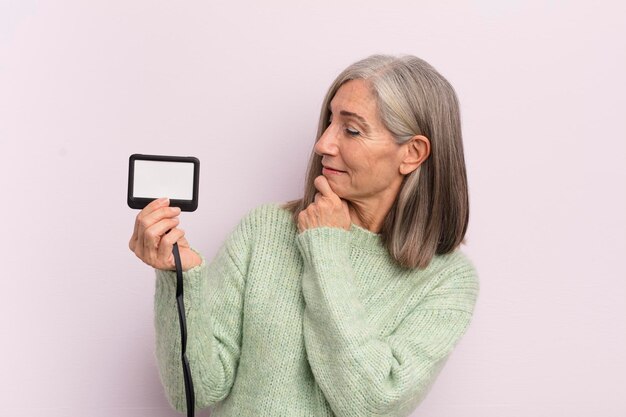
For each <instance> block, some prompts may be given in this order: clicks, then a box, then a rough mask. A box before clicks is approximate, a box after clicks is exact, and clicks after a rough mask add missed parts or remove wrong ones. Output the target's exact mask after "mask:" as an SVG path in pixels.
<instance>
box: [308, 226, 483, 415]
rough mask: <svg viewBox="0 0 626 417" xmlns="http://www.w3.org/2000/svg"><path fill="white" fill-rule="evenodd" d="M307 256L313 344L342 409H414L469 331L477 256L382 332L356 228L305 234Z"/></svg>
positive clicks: (315, 366)
mask: <svg viewBox="0 0 626 417" xmlns="http://www.w3.org/2000/svg"><path fill="white" fill-rule="evenodd" d="M297 244H298V247H299V249H300V252H301V254H302V256H303V258H304V275H303V278H302V280H303V281H302V291H303V295H304V299H305V302H306V307H305V311H304V318H303V331H304V339H305V346H306V350H307V355H308V359H309V363H310V365H311V369H312V371H313V374H314V376H315V379H316V381H317V382H318V384H319V385H320V388H321V389H322V391H323V392H324V395H325V397H326V399H327V401H328V402H329V404H330V406H331V408H332V409H333V411H334V413H335V414H336V415H337V416H338V417H344V416H360V417H363V416H394V417H395V416H407V415H409V414H410V413H411V412H412V411H413V410H414V409H415V407H417V405H418V404H419V403H420V402H421V401H422V399H423V398H424V396H425V395H426V394H427V392H428V391H429V389H430V387H431V384H432V382H433V381H434V379H435V377H436V376H437V375H438V373H439V371H440V370H441V368H442V367H443V365H444V363H445V362H446V360H447V357H448V356H449V354H450V353H451V351H452V349H453V347H454V346H455V344H456V343H457V342H458V340H459V339H460V338H461V336H462V335H463V334H464V333H465V331H466V329H467V327H468V325H469V323H470V319H471V316H472V311H473V307H474V304H475V301H476V298H477V294H478V280H477V277H476V273H475V270H474V268H473V267H472V265H471V263H469V262H461V263H459V264H456V265H453V266H452V267H449V268H448V269H447V270H444V271H441V272H440V274H443V275H445V276H442V277H440V278H441V280H440V282H441V283H440V285H438V286H436V287H435V288H434V289H432V290H431V291H430V292H429V293H428V294H427V295H426V296H425V297H424V299H423V301H422V302H421V303H420V304H419V305H418V306H417V307H415V308H414V309H413V310H412V311H410V312H408V314H407V315H406V316H405V317H404V318H403V319H402V321H401V322H400V324H399V325H398V326H397V328H396V329H395V330H394V331H393V332H392V333H391V334H389V335H388V336H385V337H383V338H381V337H379V336H378V334H377V333H376V331H375V329H373V328H372V327H371V326H370V325H369V324H368V322H367V319H366V311H365V309H364V306H363V304H362V303H361V301H360V300H359V298H358V294H357V290H356V287H355V286H354V282H355V280H356V279H358V277H356V276H355V274H354V271H353V269H352V266H351V263H350V250H351V249H350V233H349V232H348V231H345V230H343V229H339V228H331V227H319V228H314V229H308V230H305V231H304V232H302V233H300V234H299V235H298V237H297Z"/></svg>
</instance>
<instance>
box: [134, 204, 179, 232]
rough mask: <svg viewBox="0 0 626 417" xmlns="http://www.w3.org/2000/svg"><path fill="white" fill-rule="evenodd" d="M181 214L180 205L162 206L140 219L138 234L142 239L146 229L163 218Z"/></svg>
mask: <svg viewBox="0 0 626 417" xmlns="http://www.w3.org/2000/svg"><path fill="white" fill-rule="evenodd" d="M179 214H180V207H167V206H165V207H161V208H158V209H156V210H154V211H153V212H152V213H150V214H148V215H147V216H145V217H143V218H141V219H140V220H139V225H138V226H137V235H138V236H139V238H140V239H141V235H142V234H143V233H145V231H146V230H147V229H148V228H149V227H151V226H152V225H154V224H155V223H158V222H160V221H161V220H163V219H168V218H169V219H171V218H174V217H176V216H178V215H179Z"/></svg>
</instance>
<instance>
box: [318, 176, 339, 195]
mask: <svg viewBox="0 0 626 417" xmlns="http://www.w3.org/2000/svg"><path fill="white" fill-rule="evenodd" d="M313 185H315V188H317V190H318V191H319V192H320V193H322V195H323V196H324V197H328V198H333V199H335V198H339V196H337V194H335V192H334V191H333V190H332V189H331V188H330V184H329V183H328V180H327V179H326V177H325V176H323V175H320V176H318V177H317V178H315V180H314V181H313Z"/></svg>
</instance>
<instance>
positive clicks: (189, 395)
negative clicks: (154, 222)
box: [172, 243, 196, 417]
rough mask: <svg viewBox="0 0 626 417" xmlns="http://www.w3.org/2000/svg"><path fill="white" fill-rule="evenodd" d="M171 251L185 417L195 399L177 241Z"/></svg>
mask: <svg viewBox="0 0 626 417" xmlns="http://www.w3.org/2000/svg"><path fill="white" fill-rule="evenodd" d="M172 252H173V253H174V263H175V264H176V301H177V305H178V318H179V320H180V337H181V359H182V361H183V378H184V380H185V397H186V399H187V417H193V413H194V405H195V402H196V400H195V394H194V391H193V381H192V380H191V369H190V368H189V361H188V360H187V356H186V354H185V353H186V352H187V323H186V322H185V304H184V302H183V267H182V263H181V262H180V252H179V251H178V243H174V248H173V250H172Z"/></svg>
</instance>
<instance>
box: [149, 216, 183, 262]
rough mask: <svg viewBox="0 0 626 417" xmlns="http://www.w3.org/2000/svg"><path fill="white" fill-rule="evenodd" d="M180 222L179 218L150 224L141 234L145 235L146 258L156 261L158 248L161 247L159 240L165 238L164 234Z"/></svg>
mask: <svg viewBox="0 0 626 417" xmlns="http://www.w3.org/2000/svg"><path fill="white" fill-rule="evenodd" d="M178 223H179V220H178V218H174V219H163V220H161V221H159V222H157V223H155V224H154V225H152V226H150V227H149V228H148V229H146V231H145V232H144V233H142V234H141V235H142V236H143V256H144V258H145V260H147V261H149V262H154V261H156V259H157V249H158V248H159V242H160V241H161V239H162V238H163V235H165V233H166V232H167V231H168V230H170V229H173V228H174V227H176V226H177V225H178Z"/></svg>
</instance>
